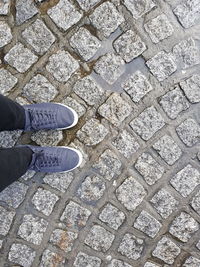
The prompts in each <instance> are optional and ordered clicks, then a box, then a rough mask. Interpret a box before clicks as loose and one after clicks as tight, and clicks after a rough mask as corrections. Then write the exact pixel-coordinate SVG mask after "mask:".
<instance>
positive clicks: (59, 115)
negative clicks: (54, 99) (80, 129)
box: [23, 103, 78, 131]
mask: <svg viewBox="0 0 200 267" xmlns="http://www.w3.org/2000/svg"><path fill="white" fill-rule="evenodd" d="M23 107H24V109H25V117H26V121H25V126H24V130H25V131H34V130H54V129H60V130H63V129H68V128H71V127H73V126H75V125H76V124H77V122H78V115H77V113H76V111H75V110H73V109H72V108H70V107H68V106H66V105H63V104H58V103H40V104H32V105H24V106H23Z"/></svg>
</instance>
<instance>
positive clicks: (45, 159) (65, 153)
mask: <svg viewBox="0 0 200 267" xmlns="http://www.w3.org/2000/svg"><path fill="white" fill-rule="evenodd" d="M23 107H24V109H25V126H24V131H37V130H54V129H60V130H61V129H69V128H71V127H73V126H75V125H76V124H77V122H78V115H77V113H76V112H75V111H74V110H73V109H71V108H70V107H68V106H65V105H62V104H56V103H41V104H32V105H24V106H23ZM25 147H29V148H30V149H31V150H32V151H33V154H32V160H31V163H30V165H29V170H34V171H36V172H68V171H72V170H73V169H75V168H77V167H78V166H80V164H81V162H82V155H81V153H80V151H78V150H77V149H74V148H70V147H37V146H31V145H25Z"/></svg>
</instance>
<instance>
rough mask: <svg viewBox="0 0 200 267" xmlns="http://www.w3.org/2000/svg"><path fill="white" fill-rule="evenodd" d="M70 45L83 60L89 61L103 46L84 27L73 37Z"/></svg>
mask: <svg viewBox="0 0 200 267" xmlns="http://www.w3.org/2000/svg"><path fill="white" fill-rule="evenodd" d="M70 45H71V46H72V47H73V48H74V49H75V51H76V52H78V54H79V55H80V56H81V57H82V58H83V60H85V61H88V60H89V59H91V58H92V57H93V56H94V55H95V54H96V52H97V50H98V49H99V48H100V46H101V42H100V41H99V40H98V39H97V38H96V37H95V36H93V35H92V34H91V33H90V32H89V31H88V30H87V29H85V28H83V27H82V28H80V29H79V30H78V31H77V32H76V33H75V34H74V35H73V36H72V38H71V39H70Z"/></svg>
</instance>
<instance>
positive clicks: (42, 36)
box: [22, 19, 56, 55]
mask: <svg viewBox="0 0 200 267" xmlns="http://www.w3.org/2000/svg"><path fill="white" fill-rule="evenodd" d="M22 37H23V38H24V39H25V40H26V41H27V43H29V44H30V45H31V46H32V47H33V48H34V50H35V51H36V52H37V53H38V54H40V55H42V54H44V53H45V52H46V51H48V50H49V48H50V47H51V45H52V44H53V43H54V42H55V40H56V38H55V36H54V35H53V34H52V32H51V31H50V30H49V29H48V28H47V26H46V25H45V24H44V22H43V21H42V20H40V19H37V20H36V21H35V22H34V23H33V24H31V25H30V26H29V27H28V28H26V29H25V30H24V31H23V32H22Z"/></svg>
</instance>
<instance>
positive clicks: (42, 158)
mask: <svg viewBox="0 0 200 267" xmlns="http://www.w3.org/2000/svg"><path fill="white" fill-rule="evenodd" d="M25 146H26V147H29V148H30V149H31V150H32V151H33V155H32V161H31V163H30V165H29V168H28V169H29V170H34V171H35V172H47V173H48V172H50V173H52V172H69V171H72V170H74V169H75V168H77V167H79V166H80V164H81V162H82V154H81V153H80V151H78V150H76V149H75V148H71V147H62V146H60V147H59V146H57V147H40V146H31V145H25Z"/></svg>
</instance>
